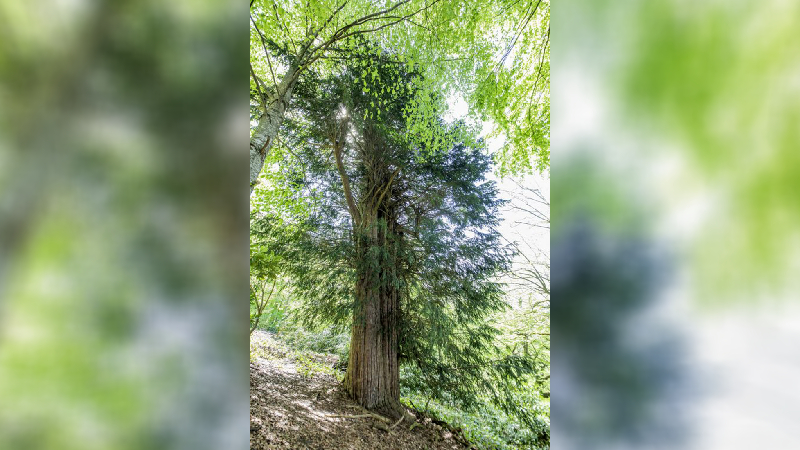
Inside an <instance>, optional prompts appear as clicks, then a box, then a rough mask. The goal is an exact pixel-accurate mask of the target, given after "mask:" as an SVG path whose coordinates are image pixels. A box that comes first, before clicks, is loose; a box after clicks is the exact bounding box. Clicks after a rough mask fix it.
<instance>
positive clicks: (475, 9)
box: [250, 0, 549, 192]
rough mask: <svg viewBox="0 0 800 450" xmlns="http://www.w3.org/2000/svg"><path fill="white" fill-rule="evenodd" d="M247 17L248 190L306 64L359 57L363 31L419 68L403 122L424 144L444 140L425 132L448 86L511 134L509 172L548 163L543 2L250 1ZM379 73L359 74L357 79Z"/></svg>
mask: <svg viewBox="0 0 800 450" xmlns="http://www.w3.org/2000/svg"><path fill="white" fill-rule="evenodd" d="M250 22H251V25H252V28H251V43H250V52H251V53H250V55H251V56H250V59H251V62H250V75H251V84H250V87H251V103H252V105H253V107H254V109H255V115H254V117H253V123H254V126H253V132H252V135H251V139H250V186H251V192H252V190H253V186H254V185H255V183H256V182H257V179H258V176H259V174H260V173H261V170H262V167H263V164H264V160H265V158H266V157H267V155H268V153H269V152H270V149H271V148H272V147H273V145H274V144H275V141H276V139H277V136H278V131H279V129H280V127H281V124H282V123H283V120H284V117H285V114H286V111H287V109H289V108H290V106H291V100H292V98H293V93H294V89H295V87H296V85H297V83H298V81H299V80H300V79H301V78H302V77H303V76H304V75H306V74H308V73H309V71H310V70H311V69H312V68H315V69H316V70H318V71H320V72H326V71H330V70H331V67H333V66H335V63H336V61H337V60H340V59H341V58H342V56H341V55H345V56H346V57H348V58H355V57H358V52H359V46H358V42H359V41H358V40H357V39H355V38H356V37H363V36H367V35H369V36H372V37H373V38H374V39H373V41H375V42H380V45H381V46H382V47H383V48H386V49H389V48H391V49H393V50H394V51H397V52H398V53H397V56H398V57H399V58H401V62H407V63H409V64H411V65H413V66H416V67H418V70H420V71H421V73H422V74H423V75H424V78H421V79H420V80H424V82H425V84H423V85H420V86H418V88H419V89H418V90H417V92H418V93H419V96H418V98H417V99H416V100H415V101H413V102H411V103H408V105H409V108H408V111H407V112H408V116H407V121H408V122H409V128H410V132H412V134H416V135H417V137H418V141H419V142H420V143H424V144H425V146H426V147H428V148H429V150H430V151H435V150H437V149H439V148H440V146H438V145H436V139H435V137H433V136H431V135H430V134H429V133H428V131H429V130H430V129H431V128H432V127H433V126H434V125H435V122H436V114H435V111H437V109H439V108H440V107H441V106H442V104H443V99H444V97H443V96H440V95H438V94H437V92H438V91H441V90H442V89H443V88H444V89H445V90H447V91H449V92H450V93H452V94H458V95H461V96H463V97H464V98H466V99H467V100H468V101H469V102H470V103H471V105H472V106H473V107H474V109H475V114H476V115H480V116H481V118H484V119H492V120H494V121H495V122H496V123H497V124H498V125H499V127H498V131H500V132H503V133H505V134H506V135H507V137H508V139H507V140H506V149H507V151H504V152H503V153H501V157H500V161H503V162H504V163H503V165H502V166H501V167H504V168H505V170H506V171H510V172H515V171H525V170H531V169H532V168H533V166H534V163H533V159H534V158H537V159H538V163H536V166H537V167H538V168H539V169H540V170H541V169H542V168H545V167H547V166H549V3H548V2H543V1H541V0H538V1H536V2H534V1H533V0H531V1H528V2H519V1H516V0H494V1H488V2H466V1H464V2H461V1H457V2H441V1H440V0H399V1H397V2H395V3H391V2H389V1H387V2H386V3H385V6H384V7H383V8H378V7H376V6H375V3H374V2H371V1H368V0H343V1H342V0H329V1H325V0H315V1H304V2H302V1H298V0H296V1H290V2H277V1H275V0H261V1H256V0H253V1H252V2H251V4H250ZM455 24H458V26H455ZM362 69H363V67H362ZM375 76H377V74H376V73H375V72H371V73H368V72H366V71H365V70H362V71H361V72H360V78H361V79H362V81H363V80H366V79H367V78H368V77H375ZM435 97H438V101H439V104H438V105H437V104H433V100H434V98H435ZM412 124H413V126H412ZM442 148H443V147H442Z"/></svg>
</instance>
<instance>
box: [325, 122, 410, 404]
mask: <svg viewBox="0 0 800 450" xmlns="http://www.w3.org/2000/svg"><path fill="white" fill-rule="evenodd" d="M363 133H364V135H363V137H364V145H363V146H361V150H360V151H361V155H359V156H360V157H359V159H360V160H361V161H362V162H363V167H365V168H369V169H368V170H367V174H366V176H365V178H364V180H363V182H362V183H361V189H360V197H361V198H360V199H359V206H358V207H357V208H356V207H351V208H350V209H351V214H353V215H354V217H353V219H354V237H355V240H356V242H355V244H356V254H357V259H358V261H357V264H356V266H357V273H358V277H357V281H356V286H355V292H356V302H355V308H354V310H353V324H352V330H351V340H350V357H349V360H348V365H347V373H346V375H345V379H344V386H345V389H346V390H347V392H348V394H349V395H350V396H351V397H352V398H353V400H355V401H356V402H358V404H360V405H361V406H363V407H365V408H367V409H369V410H372V411H376V412H379V413H381V414H383V415H386V416H389V417H393V418H397V417H400V416H401V415H402V412H403V408H402V406H401V405H400V375H399V366H398V358H397V352H398V322H399V313H400V310H399V297H400V289H399V283H398V273H397V261H396V259H397V245H398V244H399V242H398V239H399V238H398V233H397V228H398V226H399V225H398V224H397V212H396V211H395V205H394V201H393V198H392V192H391V191H392V187H393V183H392V182H393V180H394V178H395V177H394V176H395V175H396V172H395V173H394V174H392V173H390V170H389V167H388V162H387V161H386V157H385V155H386V148H385V147H384V144H383V142H382V141H381V140H380V138H379V136H378V135H376V134H375V133H374V130H373V129H371V128H370V127H367V129H366V130H364V132H363ZM337 165H338V166H339V168H340V173H341V174H342V181H343V183H345V184H347V183H348V180H347V175H346V173H345V172H344V170H343V165H342V163H341V155H337ZM348 191H349V189H348ZM346 195H350V194H349V193H348V194H346ZM353 203H354V200H353V199H352V198H349V199H348V205H351V204H353Z"/></svg>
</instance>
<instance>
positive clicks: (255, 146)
mask: <svg viewBox="0 0 800 450" xmlns="http://www.w3.org/2000/svg"><path fill="white" fill-rule="evenodd" d="M297 73H298V68H297V67H294V66H292V67H290V68H289V70H288V71H287V72H286V75H285V76H284V77H283V79H282V80H281V82H280V83H279V84H278V85H277V86H276V89H275V90H274V91H270V93H269V94H267V96H268V97H267V99H266V100H265V107H264V114H263V115H262V116H261V119H260V120H259V122H258V126H257V127H256V131H255V132H254V133H253V136H252V137H251V138H250V193H251V194H252V193H253V188H254V187H255V185H256V182H257V181H258V176H259V175H260V174H261V169H263V168H264V160H266V158H267V155H268V154H269V150H270V149H271V148H272V146H273V145H274V144H275V139H276V138H277V136H278V131H279V130H280V127H281V123H283V118H284V115H285V114H286V108H287V107H288V106H289V101H290V100H291V99H292V90H293V89H294V85H295V83H296V82H297Z"/></svg>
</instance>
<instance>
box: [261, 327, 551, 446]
mask: <svg viewBox="0 0 800 450" xmlns="http://www.w3.org/2000/svg"><path fill="white" fill-rule="evenodd" d="M276 317H281V318H283V317H282V315H278V314H274V313H272V314H270V317H269V319H268V320H264V321H262V322H261V324H262V325H260V326H259V329H261V330H262V331H268V332H270V335H271V336H272V337H273V338H274V339H272V340H270V343H269V344H264V343H261V345H258V344H255V345H254V344H253V342H251V345H250V360H251V361H255V358H256V357H258V358H264V359H279V358H289V359H290V360H292V361H293V362H294V363H295V364H296V366H297V371H298V373H299V374H300V375H301V376H303V377H304V378H307V379H311V378H313V377H314V376H317V375H321V374H324V375H333V376H334V377H336V379H337V380H338V381H340V382H341V380H342V379H343V376H344V369H345V368H346V362H347V355H348V349H349V341H350V337H349V335H348V334H347V333H344V332H341V331H337V330H336V329H334V328H332V327H330V328H324V329H321V330H316V331H311V330H306V329H303V328H301V327H297V326H290V325H289V324H287V323H286V322H288V321H283V320H277V321H276V320H275V319H276ZM405 377H406V378H407V375H406V376H405ZM404 381H405V382H404ZM416 385H417V383H414V382H408V380H404V376H403V375H401V386H400V388H401V402H402V403H403V404H405V405H406V406H408V407H410V408H412V409H414V410H417V411H418V412H420V413H423V415H427V416H429V417H431V418H432V419H435V420H439V421H443V422H446V423H447V424H449V425H450V427H451V428H453V429H460V431H461V432H462V434H463V435H464V437H465V438H466V439H467V440H468V441H469V442H470V443H471V444H472V445H474V446H475V447H476V448H478V449H481V450H547V449H549V444H548V443H549V434H550V431H549V430H550V402H549V399H548V398H544V397H542V396H540V394H539V392H538V391H536V390H535V389H530V390H529V391H527V392H520V393H517V394H516V399H517V401H518V402H519V405H520V406H521V407H524V408H529V409H530V410H533V411H534V412H535V416H536V421H535V423H534V426H533V427H530V426H527V425H524V424H523V423H521V422H520V421H519V420H517V419H516V418H515V417H513V416H510V415H508V414H506V413H505V412H504V411H503V410H501V409H500V408H498V407H496V406H494V405H493V404H492V402H491V400H490V399H489V398H479V399H478V402H477V406H475V407H473V408H472V409H470V410H465V409H463V408H459V407H457V406H455V405H447V404H445V403H443V402H437V401H435V400H431V399H430V398H429V397H428V396H427V395H426V394H425V393H424V392H422V390H421V389H419V388H416V387H415V386H416ZM544 437H546V442H545V440H544Z"/></svg>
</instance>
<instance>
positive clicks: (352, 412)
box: [250, 330, 469, 450]
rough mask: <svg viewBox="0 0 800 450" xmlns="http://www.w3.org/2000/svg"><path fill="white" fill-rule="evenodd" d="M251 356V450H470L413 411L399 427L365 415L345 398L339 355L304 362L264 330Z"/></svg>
mask: <svg viewBox="0 0 800 450" xmlns="http://www.w3.org/2000/svg"><path fill="white" fill-rule="evenodd" d="M250 351H251V355H253V356H251V363H250V448H251V449H255V450H266V449H298V450H304V449H309V450H323V449H325V450H327V449H356V450H362V449H363V450H375V449H387V450H401V449H402V450H405V449H409V450H410V449H424V450H428V449H436V450H445V449H447V450H452V449H465V448H469V446H468V445H466V444H465V443H464V441H463V438H462V437H461V436H459V435H457V434H454V433H453V432H451V430H449V429H448V427H447V426H446V425H445V426H444V427H443V426H441V424H437V423H434V422H432V421H431V419H429V418H425V419H417V418H416V416H414V415H413V413H414V411H411V410H408V412H409V414H411V415H409V416H407V417H405V418H404V419H403V420H402V422H400V423H398V424H397V425H394V422H391V423H385V422H384V421H381V420H378V419H376V418H374V417H373V416H370V415H367V414H365V412H366V411H364V410H363V409H361V407H359V406H358V405H356V404H355V403H354V402H353V401H351V400H350V399H348V398H347V397H346V395H345V394H344V393H343V392H342V390H341V388H340V384H339V382H338V381H337V379H336V377H335V376H334V371H333V364H335V362H336V361H335V356H333V355H323V354H314V355H311V356H310V357H309V356H308V355H304V356H301V357H299V358H298V356H297V354H296V353H293V352H291V351H290V350H289V349H287V348H286V347H285V346H283V345H282V344H281V343H280V342H278V341H277V340H276V339H275V338H274V336H273V335H271V334H270V333H267V332H264V331H260V330H256V331H255V332H254V333H253V335H252V336H251V339H250ZM364 416H366V417H364ZM412 417H414V418H413V419H412ZM412 421H413V423H412ZM415 424H416V425H415Z"/></svg>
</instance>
